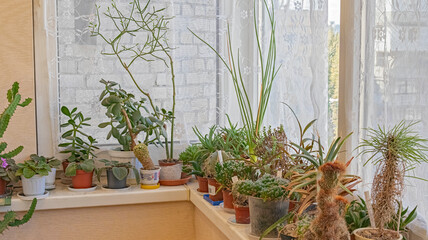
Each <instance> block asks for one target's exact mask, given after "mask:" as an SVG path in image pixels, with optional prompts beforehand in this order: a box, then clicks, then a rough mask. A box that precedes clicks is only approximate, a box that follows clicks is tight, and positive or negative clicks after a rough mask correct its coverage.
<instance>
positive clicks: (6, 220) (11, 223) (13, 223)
mask: <svg viewBox="0 0 428 240" xmlns="http://www.w3.org/2000/svg"><path fill="white" fill-rule="evenodd" d="M36 205H37V198H34V199H33V201H32V202H31V206H30V209H29V210H28V211H27V213H26V214H25V215H24V216H23V217H22V219H18V218H17V216H16V212H14V211H8V212H6V214H5V215H4V217H3V220H1V221H0V234H1V233H3V232H4V231H5V230H7V229H8V228H9V227H19V226H21V225H23V224H25V223H27V222H28V221H30V219H31V217H32V216H33V213H34V210H35V209H36Z"/></svg>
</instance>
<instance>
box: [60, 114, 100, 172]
mask: <svg viewBox="0 0 428 240" xmlns="http://www.w3.org/2000/svg"><path fill="white" fill-rule="evenodd" d="M61 112H62V113H63V115H64V116H65V117H67V118H68V119H67V121H65V123H63V124H61V128H66V127H70V129H69V130H67V131H65V132H64V133H63V134H62V136H61V138H62V139H64V141H65V142H64V143H60V144H59V145H58V146H59V147H63V148H65V149H64V150H62V151H61V153H66V154H68V157H67V161H68V162H70V163H69V164H68V166H67V169H66V170H65V175H66V176H76V171H77V170H83V171H85V172H92V171H93V170H94V169H95V162H94V160H93V157H95V154H94V151H95V149H98V147H97V146H95V144H96V143H97V141H96V140H95V138H93V137H92V136H89V135H88V134H86V133H85V132H83V130H82V129H83V127H84V126H90V124H89V123H88V121H89V120H91V118H85V117H84V116H83V114H82V112H78V111H77V108H73V109H72V110H70V109H68V108H67V107H66V106H62V107H61Z"/></svg>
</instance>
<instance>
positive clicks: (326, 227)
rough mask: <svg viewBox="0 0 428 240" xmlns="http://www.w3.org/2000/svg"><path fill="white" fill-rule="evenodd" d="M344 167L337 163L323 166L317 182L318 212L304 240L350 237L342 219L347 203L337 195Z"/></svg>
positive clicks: (342, 239) (345, 239)
mask: <svg viewBox="0 0 428 240" xmlns="http://www.w3.org/2000/svg"><path fill="white" fill-rule="evenodd" d="M345 169H346V167H345V166H344V165H343V164H341V163H338V162H334V163H332V162H328V163H325V164H323V165H322V166H321V167H320V168H319V171H320V172H321V173H322V177H321V179H320V180H318V186H319V191H318V195H317V203H318V211H317V215H316V217H315V219H314V220H313V221H312V223H311V226H310V228H309V231H307V232H306V234H305V236H304V239H305V240H348V239H350V235H349V232H348V229H347V226H346V221H345V218H344V213H345V207H346V204H347V201H346V199H345V198H343V197H340V196H338V195H337V192H338V190H339V189H338V186H339V182H340V179H341V178H342V175H343V173H344V172H345Z"/></svg>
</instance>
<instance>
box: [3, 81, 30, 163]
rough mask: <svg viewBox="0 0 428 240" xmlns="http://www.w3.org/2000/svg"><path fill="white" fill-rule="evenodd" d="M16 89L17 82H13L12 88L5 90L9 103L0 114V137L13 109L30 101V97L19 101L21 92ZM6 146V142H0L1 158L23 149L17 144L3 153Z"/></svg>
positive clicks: (12, 155)
mask: <svg viewBox="0 0 428 240" xmlns="http://www.w3.org/2000/svg"><path fill="white" fill-rule="evenodd" d="M18 91H19V83H18V82H15V83H14V84H13V85H12V88H11V89H9V90H8V91H7V101H8V102H9V105H8V106H7V107H6V108H5V109H4V111H3V113H1V114H0V138H2V137H3V135H4V133H5V131H6V128H7V126H8V125H9V121H10V119H11V118H12V116H13V114H14V113H15V110H16V109H17V108H18V107H25V106H27V105H28V104H30V103H31V98H27V99H25V100H24V101H23V102H21V94H19V93H18ZM6 147H7V143H5V142H1V143H0V157H2V158H13V157H15V156H16V155H18V154H19V153H20V152H22V149H24V147H22V146H19V147H17V148H15V149H14V150H11V151H10V152H7V153H3V151H4V150H6Z"/></svg>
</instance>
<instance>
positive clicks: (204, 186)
mask: <svg viewBox="0 0 428 240" xmlns="http://www.w3.org/2000/svg"><path fill="white" fill-rule="evenodd" d="M196 179H197V180H198V184H199V188H198V191H199V192H202V193H207V192H208V178H204V177H199V176H196Z"/></svg>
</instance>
